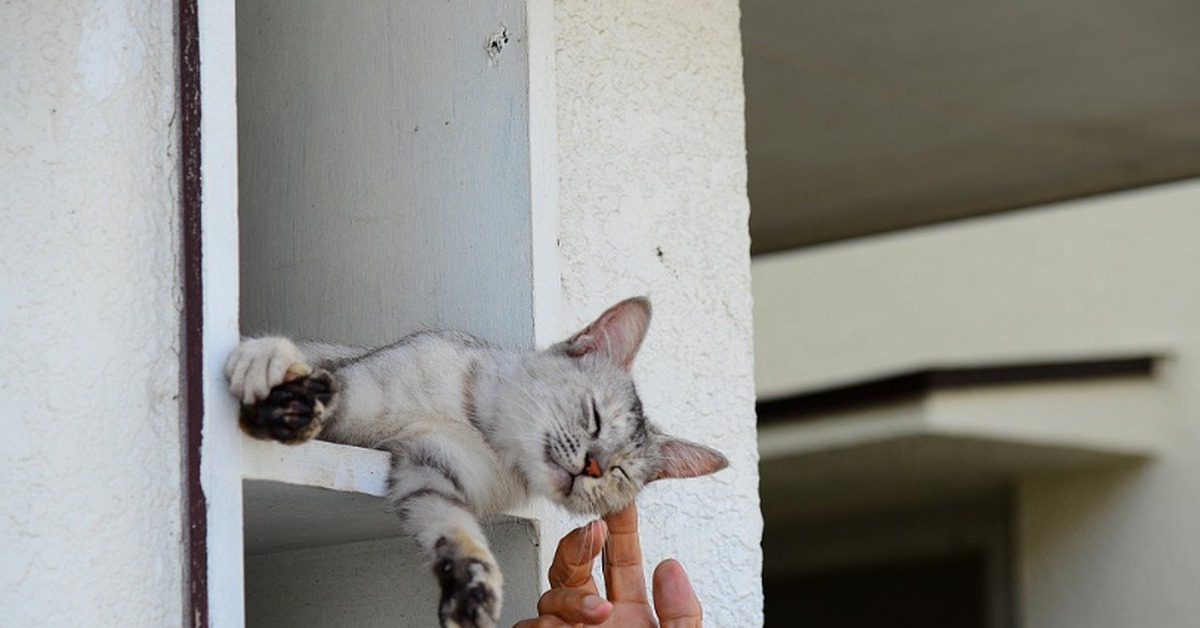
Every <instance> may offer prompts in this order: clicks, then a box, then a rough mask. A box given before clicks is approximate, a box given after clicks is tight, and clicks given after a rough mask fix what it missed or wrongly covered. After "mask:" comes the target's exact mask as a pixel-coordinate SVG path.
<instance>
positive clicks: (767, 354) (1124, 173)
mask: <svg viewBox="0 0 1200 628" xmlns="http://www.w3.org/2000/svg"><path fill="white" fill-rule="evenodd" d="M742 12H743V15H742V39H743V51H744V57H745V84H746V121H747V150H748V163H749V195H750V199H751V207H752V211H751V235H752V239H753V252H754V254H755V257H754V261H753V284H754V297H755V337H756V340H755V353H756V373H755V376H756V388H757V391H758V396H759V403H758V414H759V449H760V455H761V457H762V461H761V469H760V470H761V483H762V484H761V495H762V503H763V514H764V521H765V532H764V541H763V548H764V578H765V580H764V582H765V586H764V589H765V594H766V602H765V604H766V620H767V625H768V626H798V625H803V626H837V627H857V626H893V627H894V626H921V627H923V628H932V627H938V626H947V627H950V626H953V627H956V628H957V627H963V628H967V627H974V626H979V627H987V628H1002V627H1012V626H1022V627H1024V628H1062V627H1085V626H1086V627H1089V628H1091V627H1100V626H1104V627H1112V628H1117V627H1131V626H1156V627H1158V626H1181V627H1182V626H1193V625H1195V624H1196V619H1195V618H1196V617H1200V596H1197V595H1195V590H1196V588H1197V586H1198V585H1200V534H1198V533H1197V528H1198V527H1200V504H1198V499H1197V497H1200V422H1198V420H1200V365H1198V364H1197V363H1198V362H1200V287H1198V286H1200V282H1198V281H1197V278H1196V276H1197V272H1196V269H1197V268H1200V247H1198V246H1197V242H1198V241H1200V181H1197V180H1196V179H1194V178H1193V177H1196V176H1197V175H1198V174H1200V37H1197V36H1196V33H1197V27H1200V5H1197V4H1196V3H1194V2H1180V1H1172V0H1150V1H1146V2H1137V3H1133V2H1121V1H1119V0H1099V1H1093V2H1082V1H1078V0H1040V1H1038V0H1028V1H1018V2H1001V3H962V2H952V1H948V0H932V1H925V2H905V3H896V2H886V1H877V0H870V1H867V2H854V3H848V2H836V1H826V0H816V1H813V0H806V1H804V2H784V1H772V0H743V2H742Z"/></svg>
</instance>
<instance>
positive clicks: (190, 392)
mask: <svg viewBox="0 0 1200 628" xmlns="http://www.w3.org/2000/svg"><path fill="white" fill-rule="evenodd" d="M198 2H199V0H179V7H178V10H177V11H178V13H177V20H178V28H177V32H178V34H179V41H178V46H179V48H178V54H179V82H178V93H179V120H180V124H179V127H180V138H179V147H180V161H181V164H180V172H181V173H182V176H181V179H180V187H181V190H180V195H179V196H180V199H181V204H180V217H181V227H182V234H181V238H182V253H183V264H182V271H183V325H182V338H181V341H182V346H183V374H184V379H183V382H182V385H181V388H182V390H183V422H184V425H183V432H184V442H183V460H184V468H183V481H184V484H185V486H184V490H185V493H186V495H187V517H186V521H185V526H184V530H183V535H184V540H185V543H186V547H187V556H186V558H187V560H186V562H187V573H186V574H185V578H186V582H187V591H186V596H185V600H184V616H183V622H182V625H184V626H191V627H192V628H207V626H208V538H207V537H208V505H207V503H206V500H205V498H204V487H203V486H201V484H200V444H201V439H202V435H203V428H204V343H203V330H204V309H203V302H204V301H203V297H204V285H203V283H202V275H201V228H200V227H201V206H200V202H201V197H200V189H201V188H200V21H199V16H198V14H197V11H198Z"/></svg>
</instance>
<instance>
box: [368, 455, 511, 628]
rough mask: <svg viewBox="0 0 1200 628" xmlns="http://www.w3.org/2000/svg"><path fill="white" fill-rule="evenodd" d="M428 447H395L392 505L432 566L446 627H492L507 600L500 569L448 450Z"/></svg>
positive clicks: (442, 619) (440, 613) (439, 607)
mask: <svg viewBox="0 0 1200 628" xmlns="http://www.w3.org/2000/svg"><path fill="white" fill-rule="evenodd" d="M444 444H445V443H443V445H444ZM424 445H425V444H424V443H422V442H420V441H419V440H418V441H417V442H412V443H407V446H405V447H402V448H396V449H393V468H392V484H391V490H390V493H391V501H392V504H393V506H394V508H395V510H396V513H397V514H398V515H399V516H400V519H401V521H402V523H403V524H404V528H405V529H406V530H407V531H408V532H409V533H410V534H411V535H412V536H413V537H414V538H415V539H416V541H417V543H418V545H420V547H421V550H422V551H423V552H424V553H425V555H426V556H427V557H428V558H429V560H430V562H431V564H432V567H433V574H434V576H436V577H437V581H438V585H440V587H441V591H442V594H441V600H440V602H439V604H438V618H439V619H440V620H441V624H442V626H443V627H444V628H492V627H493V626H495V625H496V622H497V621H498V620H499V618H500V607H501V603H502V600H503V585H504V577H503V576H502V575H501V573H500V566H499V565H497V564H496V559H495V557H494V556H493V555H492V552H491V550H490V549H489V548H488V542H487V537H486V536H484V534H483V530H482V529H481V528H480V526H479V523H478V521H477V520H476V518H475V515H474V514H473V513H472V511H471V508H470V506H468V504H467V500H466V498H465V496H464V493H463V485H462V482H463V481H464V479H465V478H462V477H460V476H459V473H458V472H457V471H455V470H453V467H452V466H451V465H450V464H448V461H447V460H446V459H445V458H444V457H443V454H444V453H445V449H443V448H442V447H438V448H437V449H436V450H435V449H431V448H426V447H425V446H424ZM451 447H452V445H451Z"/></svg>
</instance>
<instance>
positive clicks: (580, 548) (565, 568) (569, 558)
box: [547, 521, 604, 593]
mask: <svg viewBox="0 0 1200 628" xmlns="http://www.w3.org/2000/svg"><path fill="white" fill-rule="evenodd" d="M603 544H604V523H602V522H600V521H592V522H590V523H588V524H587V525H585V526H583V527H581V528H576V529H574V530H572V531H571V532H569V533H568V534H567V535H566V536H564V537H563V538H562V540H561V541H559V542H558V549H556V550H555V551H554V562H552V563H551V564H550V572H549V573H548V574H547V577H548V578H549V579H550V587H551V588H554V589H560V588H569V589H583V590H585V591H587V592H588V593H597V590H596V581H595V580H593V579H592V561H593V560H595V558H596V554H598V553H600V546H602V545H603Z"/></svg>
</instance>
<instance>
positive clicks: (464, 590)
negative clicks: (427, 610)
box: [433, 556, 504, 628]
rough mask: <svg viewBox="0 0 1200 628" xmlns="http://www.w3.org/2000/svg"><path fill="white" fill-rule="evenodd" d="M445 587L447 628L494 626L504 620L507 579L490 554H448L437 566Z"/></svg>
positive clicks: (443, 604)
mask: <svg viewBox="0 0 1200 628" xmlns="http://www.w3.org/2000/svg"><path fill="white" fill-rule="evenodd" d="M433 572H434V574H435V575H437V579H438V583H439V584H440V585H441V587H442V600H441V604H440V605H439V606H438V618H439V619H441V622H442V626H443V628H493V626H495V625H496V622H497V621H499V619H500V605H501V595H502V593H501V592H502V590H503V582H504V579H503V577H502V576H501V575H500V568H499V566H497V565H496V563H495V562H493V561H492V560H491V559H490V557H489V558H487V559H481V558H476V557H469V556H457V557H452V556H445V557H443V558H441V559H440V560H438V561H437V562H436V563H435V564H434V566H433Z"/></svg>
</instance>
